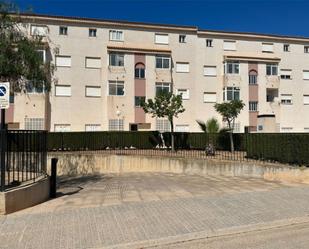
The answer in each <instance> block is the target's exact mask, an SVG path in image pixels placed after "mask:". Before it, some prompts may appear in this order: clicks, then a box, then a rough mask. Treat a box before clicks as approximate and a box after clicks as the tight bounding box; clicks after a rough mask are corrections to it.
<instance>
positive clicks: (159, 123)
mask: <svg viewBox="0 0 309 249" xmlns="http://www.w3.org/2000/svg"><path fill="white" fill-rule="evenodd" d="M156 130H157V131H160V132H169V131H170V130H171V125H170V122H169V121H168V120H167V119H162V118H160V119H159V118H158V119H156Z"/></svg>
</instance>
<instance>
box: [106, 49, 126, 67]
mask: <svg viewBox="0 0 309 249" xmlns="http://www.w3.org/2000/svg"><path fill="white" fill-rule="evenodd" d="M112 56H115V64H116V65H112V61H113V59H112ZM121 57H122V59H120V58H121ZM108 58H109V64H108V65H109V66H110V67H124V59H125V54H124V53H117V52H111V53H109V56H108ZM120 62H122V63H120ZM117 64H118V65H117ZM120 64H122V65H120Z"/></svg>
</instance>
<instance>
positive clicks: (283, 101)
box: [280, 93, 293, 105]
mask: <svg viewBox="0 0 309 249" xmlns="http://www.w3.org/2000/svg"><path fill="white" fill-rule="evenodd" d="M284 97H289V98H284ZM280 103H281V104H282V105H293V94H287V93H283V94H281V95H280Z"/></svg>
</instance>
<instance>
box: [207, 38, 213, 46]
mask: <svg viewBox="0 0 309 249" xmlns="http://www.w3.org/2000/svg"><path fill="white" fill-rule="evenodd" d="M208 45H209V46H208ZM212 47H213V39H206V48H212Z"/></svg>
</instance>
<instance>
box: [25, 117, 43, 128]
mask: <svg viewBox="0 0 309 249" xmlns="http://www.w3.org/2000/svg"><path fill="white" fill-rule="evenodd" d="M25 130H44V118H25Z"/></svg>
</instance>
